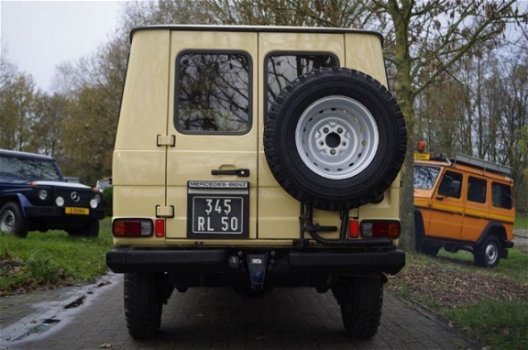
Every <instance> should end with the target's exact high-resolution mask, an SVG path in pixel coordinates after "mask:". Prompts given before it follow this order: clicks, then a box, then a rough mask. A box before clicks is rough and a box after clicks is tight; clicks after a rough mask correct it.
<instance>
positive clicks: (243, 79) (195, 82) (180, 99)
mask: <svg viewBox="0 0 528 350" xmlns="http://www.w3.org/2000/svg"><path fill="white" fill-rule="evenodd" d="M249 72H250V58H249V56H248V55H246V54H243V53H203V52H184V53H182V54H180V55H178V57H177V58H176V103H175V106H176V107H175V115H176V128H177V129H178V131H180V132H183V133H210V134H211V133H212V134H215V133H216V134H217V133H221V134H222V133H223V134H226V133H238V134H243V133H246V132H247V131H249V129H250V124H251V120H250V105H251V104H250V96H251V89H250V86H251V84H250V73H249Z"/></svg>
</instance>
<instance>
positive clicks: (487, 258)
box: [473, 236, 502, 267]
mask: <svg viewBox="0 0 528 350" xmlns="http://www.w3.org/2000/svg"><path fill="white" fill-rule="evenodd" d="M501 251H502V248H501V244H500V242H499V240H498V239H497V237H495V236H488V237H487V238H486V239H484V241H483V242H482V243H481V244H479V245H478V246H476V247H475V252H474V253H473V256H474V259H475V265H478V266H483V267H494V266H497V265H498V264H499V260H500V258H501Z"/></svg>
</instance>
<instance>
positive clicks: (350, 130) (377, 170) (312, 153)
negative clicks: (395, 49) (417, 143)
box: [264, 68, 407, 210]
mask: <svg viewBox="0 0 528 350" xmlns="http://www.w3.org/2000/svg"><path fill="white" fill-rule="evenodd" d="M406 145H407V132H406V129H405V122H404V119H403V116H402V114H401V112H400V109H399V107H398V104H397V103H396V100H395V99H394V97H393V96H392V95H391V93H390V92H389V91H387V89H385V87H384V86H383V85H381V84H380V83H379V82H377V81H376V80H374V79H373V78H372V77H370V76H368V75H365V74H363V73H360V72H357V71H354V70H351V69H347V68H327V69H319V70H315V71H312V72H311V73H308V74H306V75H304V76H301V77H299V79H297V80H296V81H295V82H294V83H292V84H291V85H290V86H289V87H287V88H286V89H284V90H283V92H282V93H281V94H280V95H279V97H278V98H277V99H276V101H275V103H274V104H273V105H272V107H271V110H270V112H269V113H268V115H267V118H266V121H265V126H264V151H265V154H266V159H267V162H268V165H269V167H270V169H271V172H272V173H273V175H274V177H275V179H276V180H277V181H278V182H279V184H280V185H281V186H282V187H283V188H284V189H285V190H286V191H287V192H288V193H289V194H290V195H292V196H293V197H295V198H296V199H298V200H299V201H302V202H305V203H307V204H311V205H312V206H314V207H316V208H321V209H330V210H336V209H342V208H352V207H358V206H360V205H362V204H364V203H367V202H375V201H379V199H380V198H381V196H382V195H383V193H384V191H385V190H386V189H387V188H388V187H389V186H390V185H391V183H392V181H393V180H394V178H395V177H396V176H397V175H398V172H399V170H400V168H401V165H402V162H403V159H404V157H405V150H406Z"/></svg>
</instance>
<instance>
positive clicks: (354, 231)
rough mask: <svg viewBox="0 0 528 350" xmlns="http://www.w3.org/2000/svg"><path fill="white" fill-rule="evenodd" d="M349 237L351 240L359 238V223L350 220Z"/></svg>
mask: <svg viewBox="0 0 528 350" xmlns="http://www.w3.org/2000/svg"><path fill="white" fill-rule="evenodd" d="M348 236H349V237H350V238H359V221H357V220H350V221H349V222H348Z"/></svg>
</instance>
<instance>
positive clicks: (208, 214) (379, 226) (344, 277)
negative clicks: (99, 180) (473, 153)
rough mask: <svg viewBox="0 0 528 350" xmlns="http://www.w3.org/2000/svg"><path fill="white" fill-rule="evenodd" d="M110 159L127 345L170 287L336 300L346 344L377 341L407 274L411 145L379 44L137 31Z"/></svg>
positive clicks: (246, 32)
mask: <svg viewBox="0 0 528 350" xmlns="http://www.w3.org/2000/svg"><path fill="white" fill-rule="evenodd" d="M131 37H132V43H131V51H130V57H129V62H128V70H127V75H126V83H125V87H124V92H123V99H122V104H121V113H120V117H119V126H118V130H117V139H116V144H115V151H114V158H113V174H112V176H113V188H114V189H113V190H114V209H113V213H114V217H113V224H112V230H113V235H114V245H115V247H114V249H112V250H111V251H110V252H108V254H107V263H108V266H109V267H110V269H112V270H113V271H114V272H118V273H124V274H125V286H124V299H125V313H126V322H127V326H128V330H129V333H130V334H131V336H133V337H135V338H143V337H149V336H153V335H155V334H156V332H157V330H158V329H159V327H160V323H161V312H162V305H163V304H164V303H166V301H167V300H168V298H169V297H170V296H171V293H172V292H173V289H174V288H176V289H177V290H178V291H179V292H185V291H186V290H187V289H188V288H190V287H204V286H205V287H216V286H227V287H232V288H234V290H235V291H237V292H238V293H241V294H244V295H248V296H261V295H264V294H266V293H268V292H270V291H271V289H272V288H274V287H300V286H308V287H314V288H316V289H317V291H318V292H326V291H329V290H332V292H333V294H334V295H335V297H336V299H337V301H338V302H339V304H340V305H341V312H342V318H343V322H344V326H345V330H346V333H347V334H348V335H349V336H351V337H355V338H369V337H372V336H373V335H374V334H375V333H376V331H377V328H378V325H379V320H380V315H381V308H382V298H383V284H384V283H385V281H386V277H385V274H394V273H397V272H398V271H400V270H401V269H402V267H403V266H404V264H405V254H404V252H403V251H401V250H399V249H397V247H396V243H395V242H396V241H397V239H398V237H399V235H400V222H399V204H398V203H399V195H400V180H399V176H398V173H399V171H400V167H401V164H402V162H403V159H404V155H405V150H406V140H407V134H406V129H405V124H404V119H403V116H402V114H401V112H400V109H399V107H398V105H397V103H396V101H395V99H394V97H393V96H392V95H391V93H390V92H389V91H388V90H387V88H386V86H387V78H386V75H385V66H384V62H383V56H382V38H381V36H380V35H379V34H378V33H375V32H366V31H358V30H351V29H338V28H325V29H323V28H292V27H252V26H236V27H235V26H233V27H229V26H227V27H226V26H178V25H174V26H152V27H143V28H138V29H135V30H134V31H133V32H132V35H131Z"/></svg>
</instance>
